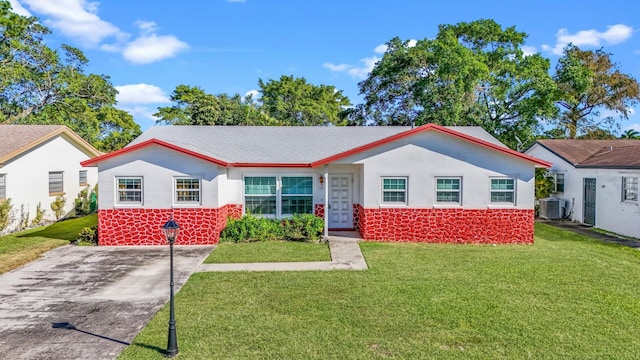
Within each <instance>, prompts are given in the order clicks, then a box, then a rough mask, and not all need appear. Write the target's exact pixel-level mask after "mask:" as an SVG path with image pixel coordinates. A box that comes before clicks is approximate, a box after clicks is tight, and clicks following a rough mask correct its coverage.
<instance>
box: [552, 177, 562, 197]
mask: <svg viewBox="0 0 640 360" xmlns="http://www.w3.org/2000/svg"><path fill="white" fill-rule="evenodd" d="M551 177H552V178H553V192H554V193H563V192H564V174H563V173H551Z"/></svg>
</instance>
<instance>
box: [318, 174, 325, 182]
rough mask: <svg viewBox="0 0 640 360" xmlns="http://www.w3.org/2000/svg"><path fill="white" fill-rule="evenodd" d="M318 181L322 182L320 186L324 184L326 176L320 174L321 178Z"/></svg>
mask: <svg viewBox="0 0 640 360" xmlns="http://www.w3.org/2000/svg"><path fill="white" fill-rule="evenodd" d="M318 180H320V185H322V184H324V175H322V174H320V178H319V179H318Z"/></svg>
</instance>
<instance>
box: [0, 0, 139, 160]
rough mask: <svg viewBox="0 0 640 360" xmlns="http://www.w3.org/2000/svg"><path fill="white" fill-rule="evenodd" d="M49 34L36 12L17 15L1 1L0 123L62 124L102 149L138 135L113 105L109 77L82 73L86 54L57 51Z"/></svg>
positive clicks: (64, 47) (65, 47)
mask: <svg viewBox="0 0 640 360" xmlns="http://www.w3.org/2000/svg"><path fill="white" fill-rule="evenodd" d="M49 33H50V31H49V29H47V28H46V27H44V26H42V25H40V23H39V22H38V19H36V18H35V17H25V16H20V15H17V14H15V13H13V12H12V11H11V5H10V4H9V2H7V1H0V123H3V124H62V125H67V126H69V127H70V128H71V129H72V130H74V131H75V132H77V133H78V134H79V135H80V136H82V137H83V138H84V139H85V140H87V141H88V142H89V143H91V144H92V145H94V146H96V147H97V148H98V149H100V150H104V151H108V150H115V149H116V148H119V147H122V146H124V145H126V142H125V141H127V142H128V141H130V140H132V139H133V138H134V137H135V136H137V135H138V134H140V127H139V126H138V125H137V124H136V123H135V122H134V121H133V118H132V117H131V116H130V115H129V114H127V113H126V112H124V111H122V110H117V109H115V108H114V105H115V103H116V94H117V91H116V89H115V88H114V86H113V84H111V81H110V79H109V77H108V76H106V75H97V74H85V72H84V68H85V66H86V64H87V63H88V59H87V58H86V57H85V55H84V54H83V53H82V51H80V50H79V49H76V48H74V47H71V46H68V45H62V46H61V50H62V52H63V54H64V55H63V56H60V54H59V53H58V51H57V50H54V49H51V48H49V47H48V46H47V45H46V44H45V42H44V36H45V35H47V34H49ZM107 114H111V116H107ZM114 116H115V117H117V118H119V120H118V121H113V119H114ZM114 138H118V139H120V140H118V141H114V140H113V139H114ZM107 144H109V145H107Z"/></svg>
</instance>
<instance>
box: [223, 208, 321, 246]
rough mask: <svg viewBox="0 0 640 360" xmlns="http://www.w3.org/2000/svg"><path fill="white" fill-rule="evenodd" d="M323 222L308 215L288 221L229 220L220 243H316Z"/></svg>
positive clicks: (260, 219)
mask: <svg viewBox="0 0 640 360" xmlns="http://www.w3.org/2000/svg"><path fill="white" fill-rule="evenodd" d="M323 229H324V222H323V221H322V219H320V218H319V217H317V216H314V215H310V214H301V215H294V216H293V217H292V218H290V219H284V220H281V219H271V218H265V217H257V216H255V215H250V214H249V215H245V216H243V217H241V218H240V219H229V220H228V223H227V226H226V227H225V228H224V230H222V233H221V234H220V242H233V243H245V242H257V241H285V240H289V241H308V242H316V241H318V240H319V239H320V237H321V235H322V230H323Z"/></svg>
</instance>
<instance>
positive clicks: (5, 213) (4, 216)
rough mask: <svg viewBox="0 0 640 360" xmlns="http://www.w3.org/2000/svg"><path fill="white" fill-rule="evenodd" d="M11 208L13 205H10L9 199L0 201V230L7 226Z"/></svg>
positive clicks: (9, 220)
mask: <svg viewBox="0 0 640 360" xmlns="http://www.w3.org/2000/svg"><path fill="white" fill-rule="evenodd" d="M12 209H13V205H11V199H6V200H5V201H2V202H0V231H2V230H4V229H6V228H7V226H9V222H11V210H12Z"/></svg>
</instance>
